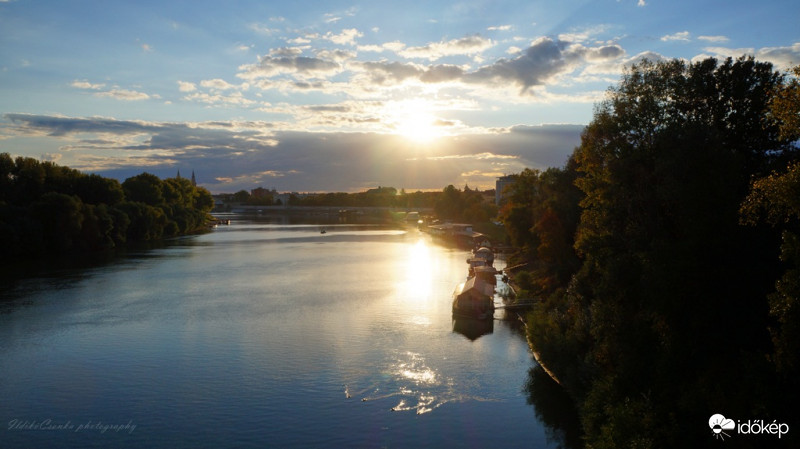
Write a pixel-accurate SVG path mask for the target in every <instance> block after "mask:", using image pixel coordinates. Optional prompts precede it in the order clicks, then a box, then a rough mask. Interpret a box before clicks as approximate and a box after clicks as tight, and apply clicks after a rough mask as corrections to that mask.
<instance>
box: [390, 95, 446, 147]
mask: <svg viewBox="0 0 800 449" xmlns="http://www.w3.org/2000/svg"><path fill="white" fill-rule="evenodd" d="M432 109H433V107H432V105H431V104H429V103H428V102H427V101H425V100H422V99H414V100H404V101H400V102H396V103H394V104H393V105H391V106H390V107H389V110H388V115H389V123H391V126H392V129H393V130H394V133H395V134H397V135H400V136H402V137H404V138H406V139H408V140H411V141H412V142H416V143H420V144H427V143H431V142H433V141H434V140H436V139H438V138H439V137H442V136H444V132H443V129H442V126H440V124H439V123H440V122H441V121H440V120H439V119H438V118H437V117H436V116H435V115H433V113H432V112H431V111H432Z"/></svg>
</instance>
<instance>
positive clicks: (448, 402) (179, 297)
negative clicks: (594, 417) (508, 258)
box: [0, 217, 569, 448]
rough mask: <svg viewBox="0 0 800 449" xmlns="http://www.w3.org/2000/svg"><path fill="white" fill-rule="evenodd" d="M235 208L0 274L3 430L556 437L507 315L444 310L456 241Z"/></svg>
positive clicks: (555, 420)
mask: <svg viewBox="0 0 800 449" xmlns="http://www.w3.org/2000/svg"><path fill="white" fill-rule="evenodd" d="M233 218H234V219H233V221H232V223H231V225H229V226H221V227H219V228H217V229H216V230H215V231H214V232H212V233H209V234H205V235H199V236H193V237H188V238H183V239H179V240H176V241H172V242H170V243H169V244H168V245H166V246H165V247H162V248H157V249H150V250H143V251H140V252H130V253H128V254H126V255H124V256H121V257H119V258H116V259H114V260H113V261H111V262H109V263H105V264H103V265H95V266H93V267H88V268H86V267H72V268H70V267H61V268H51V269H48V270H45V271H42V272H39V273H38V274H36V275H34V276H28V277H25V278H24V279H22V280H5V281H4V282H3V284H2V287H3V290H2V292H1V293H0V419H2V428H0V446H2V447H41V448H44V447H75V448H77V447H81V448H82V447H163V448H174V447H208V448H222V447H281V448H292V447H367V448H382V447H388V448H405V447H475V448H482V447H487V448H488V447H492V448H497V447H503V448H507V447H531V448H539V447H542V448H544V447H559V446H564V444H565V441H564V436H563V433H562V431H561V430H560V427H562V423H561V422H560V420H561V418H560V416H562V415H561V412H560V411H558V410H555V409H557V408H558V407H559V405H560V404H561V402H562V399H561V396H559V395H560V394H561V393H560V391H559V389H558V387H557V386H554V385H553V384H552V383H551V382H548V381H549V379H547V378H546V376H542V375H541V371H540V368H538V367H537V366H536V362H535V361H534V360H533V358H532V356H531V354H530V352H529V349H528V347H527V345H526V342H525V340H524V337H523V335H522V331H521V330H520V329H519V328H518V323H516V322H513V321H502V320H500V318H503V312H502V311H497V312H496V317H497V318H498V319H497V320H495V321H494V322H493V323H491V324H490V325H489V326H487V328H485V329H480V328H476V327H475V326H474V325H473V326H470V324H471V323H461V322H454V321H453V320H452V318H451V312H450V299H451V293H452V291H453V289H454V288H455V287H456V285H457V284H458V283H459V282H462V281H463V280H464V279H465V275H466V271H467V264H466V263H465V259H466V257H467V255H468V252H466V251H463V250H458V249H453V248H448V247H445V246H441V245H438V244H436V243H434V242H432V241H431V240H430V238H429V237H428V236H426V235H424V234H421V233H419V232H418V231H416V230H409V231H400V230H393V229H387V228H382V227H379V226H366V225H332V226H326V229H327V233H326V234H321V233H320V228H319V226H318V225H291V224H281V223H279V222H275V221H274V220H273V221H272V222H271V221H270V220H268V219H261V220H258V219H254V218H253V219H246V218H243V217H233ZM497 265H499V266H500V267H502V266H503V261H502V260H501V261H499V263H497V262H496V266H497ZM482 333H483V335H480V334H482ZM549 408H553V410H550V409H549ZM545 423H548V424H547V425H546V424H545ZM568 440H569V438H568Z"/></svg>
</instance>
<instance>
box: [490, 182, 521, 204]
mask: <svg viewBox="0 0 800 449" xmlns="http://www.w3.org/2000/svg"><path fill="white" fill-rule="evenodd" d="M516 178H517V175H506V176H501V177H499V178H497V181H496V182H495V189H494V204H496V205H498V206H500V205H501V204H502V203H503V200H504V199H505V192H504V190H505V188H506V187H508V186H509V185H511V184H513V183H514V180H515V179H516Z"/></svg>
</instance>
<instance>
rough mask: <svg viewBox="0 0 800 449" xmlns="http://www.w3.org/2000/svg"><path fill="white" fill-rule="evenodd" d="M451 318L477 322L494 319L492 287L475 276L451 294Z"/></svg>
mask: <svg viewBox="0 0 800 449" xmlns="http://www.w3.org/2000/svg"><path fill="white" fill-rule="evenodd" d="M453 316H461V317H467V318H475V319H479V320H485V319H492V318H493V317H494V286H492V285H491V284H489V283H488V282H486V281H484V280H483V279H481V278H479V277H477V276H475V277H471V278H469V279H468V280H467V281H466V282H464V283H462V284H460V285H459V286H458V287H456V289H455V291H454V292H453Z"/></svg>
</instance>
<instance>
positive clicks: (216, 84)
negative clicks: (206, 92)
mask: <svg viewBox="0 0 800 449" xmlns="http://www.w3.org/2000/svg"><path fill="white" fill-rule="evenodd" d="M200 85H201V86H203V87H205V88H207V89H215V90H231V89H237V86H234V85H233V84H231V83H229V82H227V81H225V80H222V79H219V78H215V79H211V80H203V81H200Z"/></svg>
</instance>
